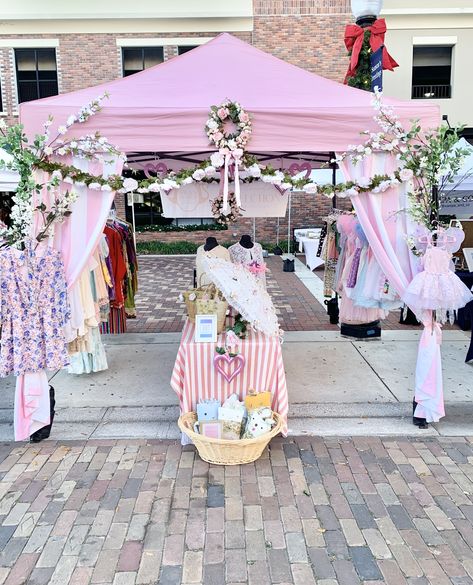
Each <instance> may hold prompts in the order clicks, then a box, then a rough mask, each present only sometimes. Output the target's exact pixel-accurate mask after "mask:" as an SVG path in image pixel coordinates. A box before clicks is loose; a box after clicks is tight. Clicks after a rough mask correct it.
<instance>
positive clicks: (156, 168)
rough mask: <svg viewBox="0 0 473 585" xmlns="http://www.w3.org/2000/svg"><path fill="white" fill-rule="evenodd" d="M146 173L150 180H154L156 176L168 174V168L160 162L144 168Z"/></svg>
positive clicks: (148, 164) (149, 164)
mask: <svg viewBox="0 0 473 585" xmlns="http://www.w3.org/2000/svg"><path fill="white" fill-rule="evenodd" d="M143 170H144V173H145V175H146V176H147V177H148V179H154V175H158V174H159V173H163V174H164V173H167V172H168V167H167V166H166V165H165V164H164V163H162V162H160V163H156V164H154V163H147V164H146V165H145V166H144V168H143ZM151 173H154V175H152V174H151Z"/></svg>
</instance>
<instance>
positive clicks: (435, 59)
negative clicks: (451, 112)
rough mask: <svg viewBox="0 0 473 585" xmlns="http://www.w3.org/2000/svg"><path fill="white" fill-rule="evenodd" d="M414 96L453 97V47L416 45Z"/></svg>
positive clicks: (413, 72)
mask: <svg viewBox="0 0 473 585" xmlns="http://www.w3.org/2000/svg"><path fill="white" fill-rule="evenodd" d="M412 65H413V66H412V98H413V99H431V98H437V99H445V98H449V97H451V75H452V47H414V55H413V63H412Z"/></svg>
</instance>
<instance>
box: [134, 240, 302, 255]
mask: <svg viewBox="0 0 473 585" xmlns="http://www.w3.org/2000/svg"><path fill="white" fill-rule="evenodd" d="M234 243H235V242H221V245H222V246H225V248H228V247H229V246H231V245H232V244H234ZM200 245H201V244H196V243H194V242H186V241H183V240H181V241H178V242H158V241H156V242H154V241H152V242H137V244H136V250H137V252H138V254H163V255H169V254H196V253H197V248H198V247H199V246H200ZM261 245H262V246H263V248H264V249H265V250H268V252H269V253H272V251H273V249H274V248H275V246H276V244H275V243H268V242H265V243H261ZM279 246H280V247H281V248H282V250H283V251H284V252H286V251H287V242H280V243H279ZM291 250H292V251H294V250H293V247H292V246H291Z"/></svg>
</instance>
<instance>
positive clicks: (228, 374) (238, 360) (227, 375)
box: [214, 353, 245, 384]
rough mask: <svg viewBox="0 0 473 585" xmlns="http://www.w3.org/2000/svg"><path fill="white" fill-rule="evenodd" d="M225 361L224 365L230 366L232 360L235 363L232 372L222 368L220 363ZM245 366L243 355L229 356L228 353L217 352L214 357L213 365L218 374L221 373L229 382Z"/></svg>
mask: <svg viewBox="0 0 473 585" xmlns="http://www.w3.org/2000/svg"><path fill="white" fill-rule="evenodd" d="M224 362H225V364H226V365H229V366H231V365H232V364H233V362H235V363H236V364H237V366H236V368H235V369H234V370H233V372H227V371H226V370H224V369H223V367H222V364H223V363H224ZM244 366H245V358H244V356H242V355H240V354H238V355H235V356H232V357H230V356H229V355H228V354H226V353H224V354H219V355H216V356H215V357H214V367H215V369H216V370H217V372H218V373H219V374H221V375H222V376H223V377H224V378H225V380H226V381H227V382H228V383H229V384H230V382H231V381H232V380H233V379H234V378H236V377H237V376H238V374H240V372H241V371H242V370H243V367H244Z"/></svg>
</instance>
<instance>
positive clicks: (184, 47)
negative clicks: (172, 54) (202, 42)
mask: <svg viewBox="0 0 473 585" xmlns="http://www.w3.org/2000/svg"><path fill="white" fill-rule="evenodd" d="M198 46H199V45H180V46H179V47H177V54H178V55H184V53H188V52H189V51H192V49H195V48H196V47H198Z"/></svg>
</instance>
